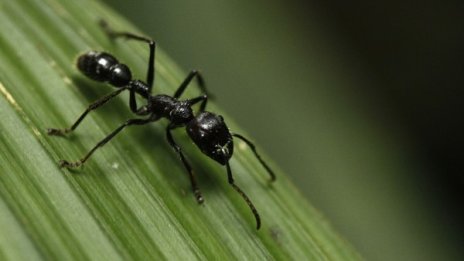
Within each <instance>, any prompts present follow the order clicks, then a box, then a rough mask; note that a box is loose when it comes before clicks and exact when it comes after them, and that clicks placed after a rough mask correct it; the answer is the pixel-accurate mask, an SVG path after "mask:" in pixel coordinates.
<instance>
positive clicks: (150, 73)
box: [100, 20, 156, 93]
mask: <svg viewBox="0 0 464 261" xmlns="http://www.w3.org/2000/svg"><path fill="white" fill-rule="evenodd" d="M100 26H101V27H102V29H103V30H104V31H105V33H106V34H107V35H108V36H109V37H110V38H111V39H114V38H118V37H123V38H126V39H129V40H136V41H141V42H145V43H148V46H149V48H150V56H149V58H148V70H147V80H146V81H147V85H148V87H149V93H150V92H151V89H152V88H153V83H154V81H155V48H156V42H155V41H154V40H153V39H150V38H147V37H143V36H139V35H136V34H133V33H129V32H118V31H114V30H113V29H112V28H111V27H110V26H109V25H108V24H107V23H106V21H105V20H100Z"/></svg>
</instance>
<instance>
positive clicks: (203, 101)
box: [188, 94, 208, 112]
mask: <svg viewBox="0 0 464 261" xmlns="http://www.w3.org/2000/svg"><path fill="white" fill-rule="evenodd" d="M188 101H189V104H190V106H193V105H194V104H196V103H198V102H201V104H200V112H202V111H204V110H205V108H206V103H207V102H208V95H206V94H203V95H201V96H198V97H196V98H193V99H190V100H188Z"/></svg>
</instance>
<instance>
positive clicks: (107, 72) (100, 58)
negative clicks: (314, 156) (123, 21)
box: [47, 21, 275, 229]
mask: <svg viewBox="0 0 464 261" xmlns="http://www.w3.org/2000/svg"><path fill="white" fill-rule="evenodd" d="M100 25H101V26H102V28H103V29H104V31H105V32H106V34H107V35H108V36H109V37H110V38H111V39H114V38H118V37H122V38H126V39H130V40H136V41H142V42H146V43H148V46H149V47H150V55H149V59H148V71H147V78H146V82H143V81H140V80H134V79H132V73H131V71H130V69H129V67H128V66H127V65H125V64H122V63H120V62H119V61H118V60H117V59H116V58H115V57H114V56H113V55H111V54H109V53H106V52H97V51H90V52H87V53H85V54H82V55H81V56H79V58H78V60H77V68H78V69H79V70H80V71H81V72H82V73H83V74H84V75H86V76H87V77H88V78H90V79H93V80H96V81H100V82H108V83H109V84H110V85H112V86H114V87H116V88H118V90H116V91H114V92H112V93H110V94H109V95H106V96H104V97H102V98H100V99H99V100H97V101H96V102H94V103H92V104H91V105H90V106H89V107H88V108H87V109H86V110H85V111H84V113H83V114H82V115H81V116H80V117H79V118H78V119H77V120H76V122H75V123H74V124H73V125H72V126H71V127H70V128H66V129H48V130H47V132H48V134H49V135H64V134H67V133H69V132H71V131H73V130H75V129H76V128H77V126H78V125H79V124H80V123H81V121H82V120H83V119H84V118H85V117H86V115H87V114H88V113H89V112H90V111H92V110H95V109H97V108H98V107H100V106H102V105H103V104H105V103H106V102H108V101H109V100H111V99H112V98H114V97H116V96H117V95H118V94H120V93H121V92H123V91H125V90H128V91H129V93H130V94H129V107H130V109H131V111H132V112H133V113H135V114H136V115H139V116H148V117H147V118H134V119H129V120H127V121H126V122H125V123H124V124H122V125H121V126H119V127H118V128H116V129H115V130H114V131H113V132H112V133H110V134H109V135H108V136H106V137H105V138H104V139H102V140H101V141H100V142H98V143H97V145H96V146H94V147H93V148H92V149H91V150H90V151H89V152H88V153H87V154H86V155H84V157H83V158H82V159H80V160H79V161H76V162H69V161H66V160H61V161H60V167H67V168H74V167H78V166H80V165H82V164H83V163H84V162H86V161H87V159H88V158H89V157H90V156H91V155H92V154H93V153H94V152H95V150H97V149H98V148H99V147H102V146H103V145H105V144H106V143H107V142H108V141H110V140H111V139H112V138H113V137H114V136H115V135H116V134H118V133H119V132H120V131H121V130H122V129H124V128H125V127H127V126H130V125H144V124H148V123H151V122H155V121H157V120H159V119H160V118H166V119H167V120H168V121H169V125H168V127H167V129H166V138H167V140H168V143H169V144H170V146H171V147H172V148H173V149H174V150H175V151H176V152H177V154H178V155H179V157H180V159H181V161H182V163H183V164H184V166H185V169H186V170H187V173H188V175H189V177H190V182H191V186H192V190H193V193H194V195H195V197H196V199H197V202H198V203H202V202H203V196H202V195H201V192H200V190H199V188H198V186H197V183H196V180H195V175H194V173H193V170H192V168H191V167H190V164H189V162H188V161H187V159H186V157H185V156H184V153H183V152H182V149H181V147H180V146H179V145H177V143H176V142H175V140H174V138H173V136H172V134H171V130H173V129H175V128H179V127H184V126H185V128H186V131H187V134H188V136H189V137H190V138H191V139H192V141H193V142H194V143H195V144H196V145H197V146H198V148H199V149H200V150H201V152H202V153H203V154H205V155H207V156H208V157H210V158H211V159H213V160H215V161H216V162H218V163H219V164H221V165H225V166H226V170H227V178H228V182H229V184H230V185H231V186H232V187H233V188H234V189H235V190H236V191H237V192H238V193H239V194H240V195H241V196H242V198H243V199H244V200H245V201H246V203H247V204H248V206H249V207H250V209H251V211H252V212H253V215H254V217H255V219H256V228H257V229H259V228H260V226H261V221H260V216H259V214H258V211H257V210H256V208H255V206H254V205H253V203H252V202H251V200H250V199H249V198H248V196H247V195H246V194H245V193H244V192H243V191H242V190H241V189H240V188H239V187H238V186H237V185H235V183H234V178H233V176H232V171H231V168H230V165H229V160H230V158H231V157H232V154H233V151H234V144H233V137H235V138H239V139H241V140H243V141H244V142H245V143H246V144H247V145H248V146H249V147H250V148H251V150H252V151H253V153H254V155H255V156H256V158H257V159H258V161H259V162H260V163H261V164H262V166H263V167H264V168H265V169H266V170H267V172H268V173H269V175H270V177H271V181H274V180H275V175H274V173H273V172H272V170H271V169H270V168H269V166H268V165H267V164H266V163H265V162H264V161H263V159H262V158H261V157H260V155H259V154H258V152H257V151H256V148H255V146H254V145H253V143H252V142H251V141H249V140H248V139H247V138H245V137H243V136H242V135H240V134H236V133H231V132H230V131H229V129H228V128H227V125H226V124H225V122H224V119H223V118H222V116H220V115H216V114H214V113H212V112H208V111H206V110H205V108H206V103H207V101H208V94H207V91H206V88H205V84H204V81H203V78H202V76H201V74H200V73H199V72H198V71H195V70H193V71H191V72H190V74H189V75H188V76H187V78H186V79H185V80H184V81H183V82H182V83H181V85H180V86H179V88H178V89H177V91H176V92H175V93H174V95H173V96H169V95H163V94H159V95H151V89H152V86H153V82H154V78H155V62H154V61H155V42H154V41H153V40H152V39H149V38H145V37H142V36H138V35H134V34H132V33H128V32H116V31H113V30H112V29H111V28H110V27H109V26H108V25H107V24H106V23H105V22H104V21H101V22H100ZM195 77H196V80H197V82H198V86H199V88H200V90H201V91H202V92H203V95H201V96H198V97H196V98H192V99H187V100H179V98H180V96H181V95H182V94H183V92H184V91H185V89H186V88H187V86H189V84H190V82H191V81H192V80H193V78H195ZM136 94H137V95H140V96H141V97H143V99H145V100H146V104H145V105H143V106H141V107H138V106H137V102H136ZM197 103H200V109H199V112H198V113H197V114H196V115H195V114H194V112H193V110H192V106H193V105H194V104H197Z"/></svg>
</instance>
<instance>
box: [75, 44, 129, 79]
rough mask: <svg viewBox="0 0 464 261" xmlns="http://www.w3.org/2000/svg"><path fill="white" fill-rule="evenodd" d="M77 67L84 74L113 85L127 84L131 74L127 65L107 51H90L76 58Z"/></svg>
mask: <svg viewBox="0 0 464 261" xmlns="http://www.w3.org/2000/svg"><path fill="white" fill-rule="evenodd" d="M77 68H78V69H79V71H81V72H82V73H83V74H84V75H85V76H87V77H89V78H90V79H92V80H95V81H99V82H108V83H109V84H111V85H113V86H115V87H122V86H126V85H127V84H129V82H130V81H131V80H132V74H131V71H130V70H129V68H128V67H127V65H125V64H122V63H119V61H118V60H117V59H116V58H114V56H112V55H111V54H109V53H105V52H96V51H90V52H87V53H85V54H82V55H81V56H79V58H78V59H77Z"/></svg>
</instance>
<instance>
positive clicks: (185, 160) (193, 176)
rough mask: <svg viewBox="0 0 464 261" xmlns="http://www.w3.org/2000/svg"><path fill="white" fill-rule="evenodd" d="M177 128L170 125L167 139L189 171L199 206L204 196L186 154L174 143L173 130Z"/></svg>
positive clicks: (167, 130)
mask: <svg viewBox="0 0 464 261" xmlns="http://www.w3.org/2000/svg"><path fill="white" fill-rule="evenodd" d="M174 128H175V127H174V126H173V125H169V126H168V127H167V129H166V138H167V139H168V142H169V145H171V147H172V148H173V149H174V150H175V151H176V152H177V154H178V155H179V157H180V159H181V161H182V163H183V164H184V167H185V169H186V170H187V173H188V175H189V178H190V183H191V185H192V190H193V194H194V195H195V198H196V199H197V202H198V204H201V203H203V201H204V199H203V196H202V195H201V192H200V189H199V188H198V185H197V182H196V180H195V175H194V174H193V170H192V167H191V166H190V164H189V163H188V161H187V159H186V158H185V156H184V153H182V149H181V147H180V146H179V145H177V143H176V142H175V141H174V138H173V137H172V134H171V130H172V129H174Z"/></svg>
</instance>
